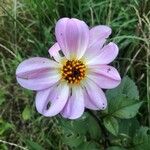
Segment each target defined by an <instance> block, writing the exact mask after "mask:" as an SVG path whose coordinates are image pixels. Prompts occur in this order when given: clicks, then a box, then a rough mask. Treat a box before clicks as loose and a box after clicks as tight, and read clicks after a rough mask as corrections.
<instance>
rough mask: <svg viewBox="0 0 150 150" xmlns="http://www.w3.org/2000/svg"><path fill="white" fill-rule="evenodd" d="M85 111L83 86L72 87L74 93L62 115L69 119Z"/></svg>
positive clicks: (77, 116)
mask: <svg viewBox="0 0 150 150" xmlns="http://www.w3.org/2000/svg"><path fill="white" fill-rule="evenodd" d="M83 112H84V97H83V90H82V88H81V87H72V95H71V96H70V98H69V100H68V102H67V104H66V106H65V107H64V109H63V111H62V112H61V114H62V116H63V117H65V118H69V119H77V118H79V117H80V116H81V115H82V114H83Z"/></svg>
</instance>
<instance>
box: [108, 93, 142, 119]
mask: <svg viewBox="0 0 150 150" xmlns="http://www.w3.org/2000/svg"><path fill="white" fill-rule="evenodd" d="M142 103H143V102H139V101H137V100H133V99H129V98H127V97H126V96H125V95H119V96H118V97H116V98H115V99H111V100H110V99H108V113H109V114H110V115H112V116H114V117H118V118H121V119H130V118H133V117H134V116H135V115H136V114H137V113H138V110H139V108H140V106H141V105H142Z"/></svg>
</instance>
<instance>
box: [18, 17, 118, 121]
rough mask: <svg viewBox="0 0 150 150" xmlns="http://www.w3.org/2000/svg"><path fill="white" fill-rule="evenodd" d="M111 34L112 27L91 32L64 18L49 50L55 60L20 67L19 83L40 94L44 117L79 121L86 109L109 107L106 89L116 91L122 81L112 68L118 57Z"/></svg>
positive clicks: (38, 106)
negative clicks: (60, 116) (110, 39)
mask: <svg viewBox="0 0 150 150" xmlns="http://www.w3.org/2000/svg"><path fill="white" fill-rule="evenodd" d="M110 34H111V28H109V27H108V26H104V25H98V26H95V27H93V28H91V29H89V27H88V26H87V25H86V23H85V22H83V21H81V20H78V19H75V18H72V19H69V18H62V19H60V20H59V21H58V22H57V23H56V27H55V35H56V41H57V42H56V43H55V44H54V45H53V46H52V47H51V48H50V49H49V54H50V56H51V59H48V58H43V57H34V58H29V59H27V60H24V61H23V62H22V63H21V64H19V66H18V68H17V70H16V78H17V81H18V83H19V84H20V85H21V86H22V87H24V88H26V89H30V90H34V91H36V92H37V93H36V98H35V105H36V109H37V111H38V112H39V113H40V114H42V115H44V116H47V117H50V116H55V115H57V114H59V113H60V114H61V115H62V116H63V117H65V118H69V119H76V118H79V117H80V116H81V115H82V114H83V112H84V110H85V108H88V109H92V110H104V109H105V108H106V107H107V99H106V96H105V94H104V92H103V91H102V89H111V88H115V87H117V86H118V85H119V84H120V81H121V78H120V75H119V73H118V71H117V70H116V69H115V68H114V67H112V66H110V65H108V64H109V63H111V62H112V61H113V60H114V59H115V58H116V56H117V54H118V46H117V45H116V44H115V43H113V42H110V43H108V44H106V39H107V38H108V37H109V35H110Z"/></svg>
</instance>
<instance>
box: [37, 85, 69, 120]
mask: <svg viewBox="0 0 150 150" xmlns="http://www.w3.org/2000/svg"><path fill="white" fill-rule="evenodd" d="M68 96H69V86H68V85H67V84H59V85H58V87H56V86H54V87H51V88H49V89H46V90H43V91H38V92H37V95H36V102H35V103H36V108H37V110H38V112H39V113H41V114H42V115H44V116H47V117H48V116H49V117H50V116H55V115H57V114H58V113H59V112H60V111H61V110H62V109H63V108H64V106H65V104H66V102H67V100H68ZM49 103H50V106H48V104H49Z"/></svg>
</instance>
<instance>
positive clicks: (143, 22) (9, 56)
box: [0, 0, 150, 150]
mask: <svg viewBox="0 0 150 150" xmlns="http://www.w3.org/2000/svg"><path fill="white" fill-rule="evenodd" d="M149 8H150V3H149V0H41V1H40V0H10V1H9V0H8V1H5V0H0V149H19V148H18V146H22V147H24V148H25V147H26V146H27V144H31V143H30V142H29V141H27V140H30V141H31V140H33V141H34V142H36V143H39V144H40V145H41V146H43V147H44V148H45V149H48V148H49V147H51V149H56V150H57V149H59V150H61V149H69V148H68V147H67V146H66V145H64V144H63V142H62V140H61V136H62V134H63V131H62V130H61V128H60V126H59V118H58V117H53V118H44V117H41V116H40V115H39V114H38V113H37V112H36V110H35V106H34V94H33V93H32V92H31V91H28V90H25V89H23V88H21V87H20V86H19V85H18V84H17V82H16V79H15V70H16V67H17V65H18V64H19V63H20V62H21V61H22V60H24V59H26V58H29V57H33V56H45V57H49V56H48V52H47V51H48V48H49V47H50V46H51V45H52V44H53V43H54V42H55V36H54V27H55V23H56V21H57V20H58V19H59V18H61V17H64V16H67V17H76V18H79V19H81V20H82V19H83V20H84V21H85V22H86V23H87V24H88V25H89V26H94V25H98V24H107V25H109V26H110V27H111V28H112V30H113V34H112V36H111V38H110V41H115V42H116V43H117V44H118V46H119V48H120V53H119V56H118V59H117V60H116V61H115V62H114V63H113V65H114V66H116V67H117V69H118V70H119V72H120V73H121V76H122V77H123V76H125V75H129V76H130V77H131V78H132V79H133V80H134V81H135V82H136V84H137V86H138V88H139V91H140V99H141V100H144V101H145V103H144V105H143V106H142V108H141V110H140V114H139V116H138V119H139V121H140V124H141V125H150V119H149V118H148V117H149V116H150V60H149V56H150V19H149V18H150V11H149ZM27 106H28V108H29V109H28V110H29V111H30V116H27V117H28V118H27V119H25V118H23V115H22V112H23V111H24V109H25V108H26V107H27ZM1 140H2V141H1ZM6 142H8V143H6ZM13 143H15V144H16V145H15V146H12V144H13Z"/></svg>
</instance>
